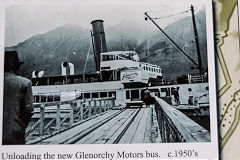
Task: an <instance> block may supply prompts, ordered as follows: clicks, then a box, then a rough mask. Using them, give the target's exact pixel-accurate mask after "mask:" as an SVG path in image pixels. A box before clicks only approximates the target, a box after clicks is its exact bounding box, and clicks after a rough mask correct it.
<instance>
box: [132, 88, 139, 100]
mask: <svg viewBox="0 0 240 160" xmlns="http://www.w3.org/2000/svg"><path fill="white" fill-rule="evenodd" d="M139 98H140V97H139V90H132V91H131V100H139Z"/></svg>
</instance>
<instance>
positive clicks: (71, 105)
mask: <svg viewBox="0 0 240 160" xmlns="http://www.w3.org/2000/svg"><path fill="white" fill-rule="evenodd" d="M114 106H115V103H114V98H112V97H110V98H92V99H81V100H71V101H63V102H44V103H34V111H33V116H32V119H31V121H30V123H29V125H28V127H27V130H26V140H33V139H34V138H36V137H39V136H49V135H52V134H55V133H57V132H60V131H62V130H65V129H67V128H70V127H72V126H74V125H75V124H78V123H82V122H83V121H87V120H89V119H92V118H94V117H96V116H99V115H102V114H104V113H105V112H107V111H108V110H111V109H112V108H113V107H114Z"/></svg>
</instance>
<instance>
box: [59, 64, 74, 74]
mask: <svg viewBox="0 0 240 160" xmlns="http://www.w3.org/2000/svg"><path fill="white" fill-rule="evenodd" d="M68 67H69V70H70V75H74V65H73V64H72V63H68V62H62V64H61V68H62V76H66V75H67V68H68Z"/></svg>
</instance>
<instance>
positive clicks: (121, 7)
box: [5, 0, 205, 47]
mask: <svg viewBox="0 0 240 160" xmlns="http://www.w3.org/2000/svg"><path fill="white" fill-rule="evenodd" d="M69 2H70V1H65V0H57V1H54V0H52V1H45V0H43V1H34V0H32V1H25V3H11V4H8V6H7V7H6V11H5V47H7V46H13V45H17V44H18V43H20V42H23V41H24V40H26V39H28V38H30V37H32V36H34V35H36V34H42V33H46V32H48V31H50V30H53V29H55V28H57V27H59V26H63V25H66V24H73V25H79V26H81V27H83V28H86V29H89V30H90V29H91V24H90V23H91V21H92V20H96V19H102V20H104V25H105V26H113V25H116V24H120V23H121V22H123V21H131V22H134V23H135V24H136V25H140V26H142V27H143V30H144V28H146V22H145V20H144V13H145V12H148V14H149V15H150V16H152V17H162V16H167V15H171V14H175V13H178V12H180V11H184V10H187V9H189V8H190V5H191V4H193V6H194V7H195V10H196V12H197V11H199V10H200V9H202V8H203V6H204V5H203V3H204V2H205V1H204V0H87V1H86V0H71V3H69ZM179 18H181V16H176V17H172V18H169V19H167V20H166V19H165V20H162V21H161V22H160V25H161V27H165V26H166V25H168V24H170V23H172V22H173V21H175V20H177V19H179ZM147 23H148V24H147V26H148V30H153V29H156V27H155V26H154V25H153V24H149V23H150V22H147Z"/></svg>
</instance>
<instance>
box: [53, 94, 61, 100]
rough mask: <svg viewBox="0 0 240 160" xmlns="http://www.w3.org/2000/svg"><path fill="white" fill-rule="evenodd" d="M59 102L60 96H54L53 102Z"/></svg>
mask: <svg viewBox="0 0 240 160" xmlns="http://www.w3.org/2000/svg"><path fill="white" fill-rule="evenodd" d="M59 101H60V94H59V95H54V102H59Z"/></svg>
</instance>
